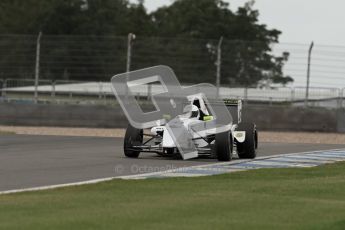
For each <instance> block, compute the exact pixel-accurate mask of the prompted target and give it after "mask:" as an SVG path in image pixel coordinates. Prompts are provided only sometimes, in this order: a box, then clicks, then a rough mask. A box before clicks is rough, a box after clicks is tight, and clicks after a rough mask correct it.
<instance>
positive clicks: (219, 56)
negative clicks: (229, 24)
mask: <svg viewBox="0 0 345 230" xmlns="http://www.w3.org/2000/svg"><path fill="white" fill-rule="evenodd" d="M222 43H223V37H221V38H220V39H219V42H218V47H217V62H216V63H217V79H216V86H217V97H218V98H219V90H220V75H221V67H222Z"/></svg>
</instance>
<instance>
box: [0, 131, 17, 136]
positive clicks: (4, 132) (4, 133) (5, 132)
mask: <svg viewBox="0 0 345 230" xmlns="http://www.w3.org/2000/svg"><path fill="white" fill-rule="evenodd" d="M12 134H16V133H15V132H10V131H0V136H1V135H12Z"/></svg>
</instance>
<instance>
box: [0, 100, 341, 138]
mask: <svg viewBox="0 0 345 230" xmlns="http://www.w3.org/2000/svg"><path fill="white" fill-rule="evenodd" d="M242 120H243V121H253V122H255V123H256V124H257V126H258V128H259V129H260V130H276V131H317V132H344V133H345V110H330V109H323V108H308V109H304V108H301V107H298V108H297V107H278V106H272V107H269V106H248V107H244V109H243V119H242ZM0 125H22V126H64V127H93V128H96V127H100V128H114V127H118V128H121V127H126V126H127V119H126V117H125V116H124V114H123V112H122V110H121V108H120V107H108V106H94V105H34V104H14V103H0Z"/></svg>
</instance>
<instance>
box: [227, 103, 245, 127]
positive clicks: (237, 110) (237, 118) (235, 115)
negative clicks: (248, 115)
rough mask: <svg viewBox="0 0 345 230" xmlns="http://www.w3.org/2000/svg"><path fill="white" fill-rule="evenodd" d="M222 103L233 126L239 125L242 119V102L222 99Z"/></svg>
mask: <svg viewBox="0 0 345 230" xmlns="http://www.w3.org/2000/svg"><path fill="white" fill-rule="evenodd" d="M224 103H225V105H226V107H227V108H228V110H229V111H230V114H231V116H232V119H233V123H234V124H239V123H241V118H242V100H238V99H224Z"/></svg>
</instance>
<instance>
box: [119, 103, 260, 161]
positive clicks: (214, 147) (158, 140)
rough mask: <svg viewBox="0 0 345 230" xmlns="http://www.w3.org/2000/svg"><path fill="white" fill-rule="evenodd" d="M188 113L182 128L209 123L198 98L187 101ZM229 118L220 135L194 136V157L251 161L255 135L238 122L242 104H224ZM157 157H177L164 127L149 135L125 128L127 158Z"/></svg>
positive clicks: (247, 125)
mask: <svg viewBox="0 0 345 230" xmlns="http://www.w3.org/2000/svg"><path fill="white" fill-rule="evenodd" d="M189 102H190V105H189V106H191V112H190V113H187V114H186V116H185V117H184V118H182V120H183V125H184V126H185V127H186V128H188V127H190V125H191V124H195V123H198V122H203V121H209V120H212V119H213V117H212V116H211V114H210V113H209V112H208V109H207V104H205V102H204V100H203V98H202V97H201V96H194V97H193V98H190V99H189ZM225 104H226V105H227V107H228V109H229V111H230V114H231V115H232V117H233V123H232V124H231V129H230V130H229V131H227V132H224V133H217V134H209V135H205V136H200V135H198V134H194V135H193V138H192V141H193V142H194V145H195V146H196V148H197V152H198V156H205V155H206V156H210V157H212V158H217V159H218V160H219V161H231V160H232V156H233V154H237V155H238V157H239V158H255V157H256V152H257V148H258V132H257V129H256V125H255V124H253V123H243V122H241V112H242V102H241V101H240V100H227V101H225ZM143 152H150V153H157V154H159V155H161V156H181V157H182V158H183V159H189V158H186V157H185V156H183V154H180V153H179V150H178V148H177V146H176V145H175V143H174V141H173V138H172V137H171V136H170V134H169V132H168V130H167V128H166V127H165V126H156V127H152V128H151V130H150V131H149V132H147V131H146V130H145V132H144V130H142V129H136V128H134V127H132V126H131V125H129V126H128V128H127V131H126V135H125V139H124V154H125V156H126V157H129V158H138V157H139V154H140V153H143Z"/></svg>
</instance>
